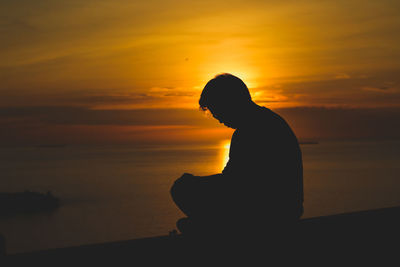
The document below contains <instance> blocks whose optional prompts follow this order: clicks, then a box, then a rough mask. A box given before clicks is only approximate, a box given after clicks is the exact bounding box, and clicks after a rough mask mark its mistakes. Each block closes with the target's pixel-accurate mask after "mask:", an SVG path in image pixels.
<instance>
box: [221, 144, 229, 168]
mask: <svg viewBox="0 0 400 267" xmlns="http://www.w3.org/2000/svg"><path fill="white" fill-rule="evenodd" d="M230 146H231V141H230V140H224V141H223V142H222V143H221V169H223V168H224V167H225V165H226V163H227V162H228V160H229V149H230Z"/></svg>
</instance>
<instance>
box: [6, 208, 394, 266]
mask: <svg viewBox="0 0 400 267" xmlns="http://www.w3.org/2000/svg"><path fill="white" fill-rule="evenodd" d="M246 233H247V232H246V229H238V232H236V233H231V234H230V235H229V236H217V235H215V234H213V235H209V236H207V235H202V236H197V237H191V238H189V237H184V236H181V235H175V236H160V237H153V238H144V239H136V240H129V241H121V242H112V243H105V244H95V245H86V246H79V247H70V248H60V249H52V250H46V251H39V252H31V253H21V254H13V255H7V256H4V257H2V259H1V260H0V261H1V262H2V263H3V264H13V265H17V264H18V265H24V266H29V265H34V266H36V265H37V264H41V265H42V264H46V265H52V266H60V265H64V264H66V265H69V266H96V265H98V264H99V265H100V264H102V265H103V264H104V263H107V264H108V265H109V266H120V265H121V266H122V265H124V266H125V265H126V264H128V265H134V266H147V265H155V266H162V265H165V266H177V265H179V266H180V265H182V266H192V265H196V264H201V265H203V266H230V265H232V264H237V263H238V262H242V264H244V265H243V266H254V265H260V264H263V265H264V264H270V263H272V262H275V263H276V261H278V262H280V263H281V264H284V263H285V262H286V263H288V264H289V262H290V263H291V264H290V265H297V264H296V263H299V264H300V263H301V264H300V265H304V264H312V263H313V265H314V264H315V265H319V266H326V265H329V264H331V263H335V264H338V265H340V266H341V265H345V266H347V265H350V261H352V262H353V264H351V265H354V264H356V266H360V264H361V263H363V264H369V265H370V264H371V263H372V261H374V263H375V264H374V265H376V266H385V265H386V264H385V262H389V261H390V265H392V264H397V263H399V262H400V207H395V208H385V209H379V210H371V211H362V212H355V213H347V214H339V215H333V216H325V217H316V218H309V219H303V220H301V221H300V222H299V223H298V225H296V226H294V227H292V228H291V229H287V228H285V229H269V230H268V231H266V232H265V233H264V234H263V235H247V234H246ZM160 264H161V265H160ZM0 265H2V264H0ZM284 265H286V264H284Z"/></svg>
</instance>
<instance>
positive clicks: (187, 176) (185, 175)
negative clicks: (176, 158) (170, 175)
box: [181, 172, 194, 178]
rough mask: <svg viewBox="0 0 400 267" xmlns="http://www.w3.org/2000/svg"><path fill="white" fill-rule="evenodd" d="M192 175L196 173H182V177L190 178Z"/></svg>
mask: <svg viewBox="0 0 400 267" xmlns="http://www.w3.org/2000/svg"><path fill="white" fill-rule="evenodd" d="M190 177H194V175H193V174H191V173H186V172H185V173H184V174H182V176H181V178H190Z"/></svg>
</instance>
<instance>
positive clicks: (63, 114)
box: [0, 106, 400, 144]
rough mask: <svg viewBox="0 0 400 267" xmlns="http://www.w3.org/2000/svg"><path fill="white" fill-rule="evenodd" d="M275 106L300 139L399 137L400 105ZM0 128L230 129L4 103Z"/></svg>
mask: <svg viewBox="0 0 400 267" xmlns="http://www.w3.org/2000/svg"><path fill="white" fill-rule="evenodd" d="M275 111H276V112H277V113H278V114H280V115H281V116H283V118H284V119H285V120H287V121H288V123H289V124H290V126H291V127H292V128H293V130H294V132H295V133H296V135H297V136H298V138H299V139H305V138H307V139H317V140H321V139H346V138H381V139H382V138H383V139H387V138H400V124H399V123H398V118H399V117H400V108H325V107H301V108H300V107H298V108H281V109H276V110H275ZM0 127H1V128H2V129H6V130H4V131H2V132H1V133H0V143H2V144H12V143H16V144H19V143H43V142H47V141H49V142H53V143H54V142H58V143H62V142H67V143H85V142H87V143H93V142H95V141H96V140H97V141H96V142H97V143H121V142H134V143H135V142H136V143H137V142H139V143H140V142H153V143H157V142H167V143H168V142H170V143H174V142H177V143H179V142H189V143H191V142H198V141H202V142H209V143H210V142H216V141H221V140H222V139H227V138H230V136H231V134H232V130H231V129H228V128H226V127H224V126H222V125H221V124H219V123H218V122H217V121H216V120H214V119H213V118H212V117H211V116H206V114H205V113H204V112H201V111H199V110H195V109H193V110H188V109H140V110H91V109H88V108H83V107H50V106H43V107H8V108H1V109H0ZM97 135H99V137H98V138H97V137H95V136H97ZM96 138H97V139H96ZM57 140H58V141H57ZM96 142H95V143H96Z"/></svg>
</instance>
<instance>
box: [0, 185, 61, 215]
mask: <svg viewBox="0 0 400 267" xmlns="http://www.w3.org/2000/svg"><path fill="white" fill-rule="evenodd" d="M59 205H60V200H59V199H58V198H57V197H55V196H54V195H53V194H52V193H51V192H47V193H39V192H32V191H24V192H14V193H0V216H9V215H14V214H24V213H33V212H46V211H52V210H54V209H56V208H57V207H58V206H59Z"/></svg>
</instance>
